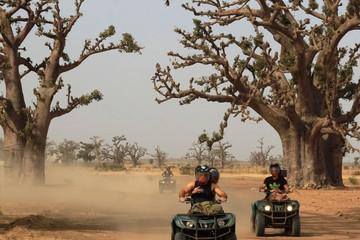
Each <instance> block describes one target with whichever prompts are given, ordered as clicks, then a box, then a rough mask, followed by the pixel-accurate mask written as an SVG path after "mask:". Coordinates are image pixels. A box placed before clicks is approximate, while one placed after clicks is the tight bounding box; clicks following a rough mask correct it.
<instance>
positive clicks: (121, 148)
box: [46, 135, 147, 167]
mask: <svg viewBox="0 0 360 240" xmlns="http://www.w3.org/2000/svg"><path fill="white" fill-rule="evenodd" d="M146 153H147V149H146V148H144V147H142V146H140V145H139V144H138V143H136V142H134V143H129V142H127V141H126V138H125V136H124V135H122V136H115V137H113V138H112V142H111V143H110V144H108V143H105V142H104V139H102V138H100V137H98V136H94V137H91V138H90V139H89V142H79V143H78V142H75V141H73V140H69V139H64V140H63V141H62V142H61V143H59V144H56V143H55V142H54V141H47V144H46V158H47V159H50V158H54V162H55V163H62V164H64V165H67V166H70V165H72V164H73V163H74V162H75V161H78V160H82V161H83V162H84V163H85V164H89V165H90V164H91V163H94V164H95V165H100V164H102V163H112V164H116V165H118V166H119V167H124V164H125V162H131V163H132V166H133V167H136V166H137V165H139V160H140V158H141V157H143V156H144V155H145V154H146Z"/></svg>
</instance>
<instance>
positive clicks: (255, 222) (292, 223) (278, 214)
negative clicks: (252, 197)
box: [250, 197, 300, 236]
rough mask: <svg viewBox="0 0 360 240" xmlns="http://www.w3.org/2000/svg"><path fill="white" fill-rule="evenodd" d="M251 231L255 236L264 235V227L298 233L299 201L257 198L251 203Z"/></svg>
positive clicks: (287, 233)
mask: <svg viewBox="0 0 360 240" xmlns="http://www.w3.org/2000/svg"><path fill="white" fill-rule="evenodd" d="M251 208H252V215H251V218H250V227H251V231H252V232H254V233H255V234H256V236H264V234H265V228H284V229H285V234H286V235H290V236H299V235H300V215H299V209H300V203H299V202H298V201H296V200H290V199H289V198H287V197H286V198H283V199H281V200H269V199H266V198H265V199H263V200H258V201H256V202H254V203H252V204H251Z"/></svg>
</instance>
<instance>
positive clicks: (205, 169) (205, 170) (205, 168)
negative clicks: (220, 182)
mask: <svg viewBox="0 0 360 240" xmlns="http://www.w3.org/2000/svg"><path fill="white" fill-rule="evenodd" d="M200 173H207V174H206V175H207V176H208V179H209V178H210V168H209V167H208V166H207V165H205V164H200V165H198V166H197V167H196V168H195V178H196V180H198V179H199V175H200Z"/></svg>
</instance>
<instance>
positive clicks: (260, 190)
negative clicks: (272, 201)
mask: <svg viewBox="0 0 360 240" xmlns="http://www.w3.org/2000/svg"><path fill="white" fill-rule="evenodd" d="M265 189H267V187H266V184H265V183H263V185H261V187H260V188H259V192H265Z"/></svg>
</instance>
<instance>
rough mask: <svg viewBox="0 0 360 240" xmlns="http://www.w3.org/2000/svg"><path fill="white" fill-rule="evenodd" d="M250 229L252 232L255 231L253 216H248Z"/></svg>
mask: <svg viewBox="0 0 360 240" xmlns="http://www.w3.org/2000/svg"><path fill="white" fill-rule="evenodd" d="M250 231H251V232H252V233H254V232H255V223H254V217H251V218H250Z"/></svg>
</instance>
